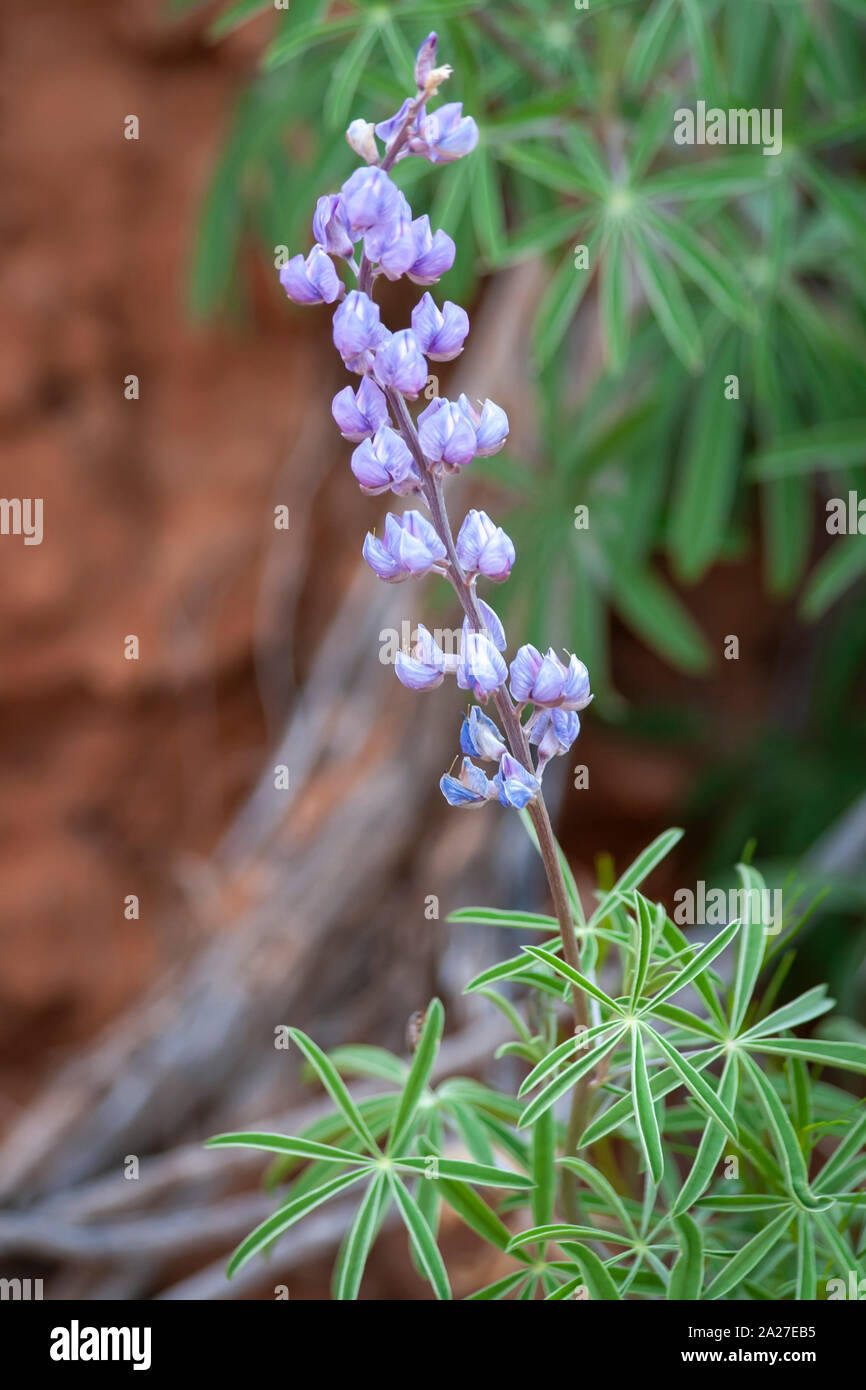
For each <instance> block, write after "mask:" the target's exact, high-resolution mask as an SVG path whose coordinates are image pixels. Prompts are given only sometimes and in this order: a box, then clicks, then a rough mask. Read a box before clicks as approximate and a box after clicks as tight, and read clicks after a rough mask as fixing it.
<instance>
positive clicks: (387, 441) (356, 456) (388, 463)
mask: <svg viewBox="0 0 866 1390" xmlns="http://www.w3.org/2000/svg"><path fill="white" fill-rule="evenodd" d="M351 467H352V472H353V473H354V475H355V477H356V478H357V479H358V482H359V483H360V485H361V491H362V492H366V493H367V494H368V496H370V497H375V496H377V494H378V493H380V492H387V491H388V490H389V489H390V490H391V492H395V493H396V494H397V495H398V496H399V497H405V496H406V494H407V493H410V492H416V491H417V489H418V485H419V483H420V481H421V479H420V476H419V473H418V469H417V468H416V466H415V461H414V459H413V458H412V455H411V454H410V452H409V450H408V448H407V447H406V444H405V443H404V441H403V440H402V439H401V438H400V436H399V434H398V433H397V431H396V430H393V429H391V427H390V425H383V426H382V428H381V429H378V430H377V431H376V433H375V434H374V435H373V437H372V439H365V440H364V441H363V442H362V443H361V444H359V445H358V447H357V449H356V450H355V452H354V453H353V454H352V464H351Z"/></svg>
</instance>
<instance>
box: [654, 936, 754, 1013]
mask: <svg viewBox="0 0 866 1390" xmlns="http://www.w3.org/2000/svg"><path fill="white" fill-rule="evenodd" d="M739 930H740V923H739V922H738V921H736V922H729V923H728V925H727V926H726V927H724V928H723V929H722V930H721V931H720V932H719V934H718V936H714V937H713V939H712V941H708V942H707V944H706V945H705V946H703V947H702V948H701V950H700V951H698V952H697V954H696V955H695V956H694V957H693V958H692V960H690V961H689V964H688V965H686V966H685V967H684V968H683V969H682V970H681V971H680V972H679V974H678V975H677V976H676V977H675V978H674V979H673V980H671V981H670V983H669V984H667V985H665V987H664V989H661V990H659V992H658V994H657V995H655V997H654V998H653V999H652V1000H651V1001H650V1003H649V1004H648V1005H647V1006H646V1008H645V1009H641V1016H643V1015H645V1014H651V1013H652V1011H653V1009H654V1008H655V1006H656V1005H657V1004H663V1003H664V1001H665V1000H666V999H670V997H671V996H672V995H674V994H678V993H679V991H680V990H681V989H684V988H685V986H686V985H688V984H691V982H692V980H693V979H694V978H695V976H696V975H700V974H702V972H703V971H704V970H706V968H707V966H708V965H710V963H711V962H712V961H714V960H715V958H716V956H718V955H721V953H722V951H724V949H725V947H726V946H727V945H729V944H730V942H731V941H733V939H734V937H735V936H736V934H737V932H738V931H739Z"/></svg>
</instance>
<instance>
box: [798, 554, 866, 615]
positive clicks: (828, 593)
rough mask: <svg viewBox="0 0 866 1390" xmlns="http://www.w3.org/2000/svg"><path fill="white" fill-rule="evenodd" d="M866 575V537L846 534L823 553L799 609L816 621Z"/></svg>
mask: <svg viewBox="0 0 866 1390" xmlns="http://www.w3.org/2000/svg"><path fill="white" fill-rule="evenodd" d="M864 574H866V536H861V535H860V534H859V533H858V534H857V535H856V536H845V537H844V539H839V540H837V541H836V542H835V544H834V545H833V546H831V548H830V549H829V550H828V551H827V553H826V555H823V556H822V558H821V559H820V560H819V562H818V564H817V565H816V566H815V568H814V570H813V571H812V573H811V575H810V576H809V582H808V584H807V585H806V589H805V591H804V593H803V597H802V598H801V600H800V610H801V612H802V614H803V617H804V618H808V620H809V622H816V621H817V619H818V618H823V616H824V614H825V613H826V612H827V611H828V610H829V609H830V608H832V606H833V604H834V603H835V602H836V601H837V599H840V598H841V597H842V595H843V594H844V593H845V592H846V591H847V590H848V589H850V588H851V586H852V585H853V584H856V583H857V581H858V580H859V579H862V577H863V575H864Z"/></svg>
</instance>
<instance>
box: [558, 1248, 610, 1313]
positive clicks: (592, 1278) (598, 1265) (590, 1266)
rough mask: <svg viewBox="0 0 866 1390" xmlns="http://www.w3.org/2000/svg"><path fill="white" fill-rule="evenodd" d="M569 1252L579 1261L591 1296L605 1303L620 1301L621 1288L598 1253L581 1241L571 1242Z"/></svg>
mask: <svg viewBox="0 0 866 1390" xmlns="http://www.w3.org/2000/svg"><path fill="white" fill-rule="evenodd" d="M569 1254H570V1255H571V1256H572V1258H573V1259H574V1260H575V1261H576V1262H577V1265H578V1267H579V1269H580V1271H581V1274H582V1275H583V1278H584V1280H585V1282H586V1287H587V1288H588V1289H589V1295H590V1298H592V1299H593V1300H594V1301H601V1302H605V1303H611V1302H619V1297H620V1295H619V1290H618V1288H617V1287H616V1284H615V1283H614V1282H613V1279H612V1278H611V1277H610V1274H609V1273H608V1271H607V1269H606V1268H605V1266H604V1265H603V1264H602V1262H601V1260H600V1259H599V1258H598V1256H597V1255H594V1254H593V1252H592V1251H591V1250H589V1249H588V1248H587V1247H586V1246H585V1245H583V1244H582V1243H581V1242H580V1241H575V1242H574V1243H569Z"/></svg>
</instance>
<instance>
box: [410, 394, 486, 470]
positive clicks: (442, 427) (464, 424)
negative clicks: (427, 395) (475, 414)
mask: <svg viewBox="0 0 866 1390" xmlns="http://www.w3.org/2000/svg"><path fill="white" fill-rule="evenodd" d="M418 435H419V438H420V440H421V447H422V449H423V450H424V453H425V454H426V455H427V458H428V459H429V460H430V462H431V463H444V464H446V465H447V466H448V467H449V468H452V469H453V468H461V467H463V465H464V464H467V463H471V461H472V459H473V458H474V457H475V430H474V429H473V428H472V425H471V423H470V422H469V421H468V420H467V419H466V416H465V415H464V413H463V411H462V410H461V409H460V407H459V406H457V405H455V404H454V403H453V401H448V400H446V399H445V397H444V396H437V397H436V398H435V399H434V400H432V401H431V402H430V404H429V405H428V406H427V409H426V410H422V412H421V414H420V415H419V416H418Z"/></svg>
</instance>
